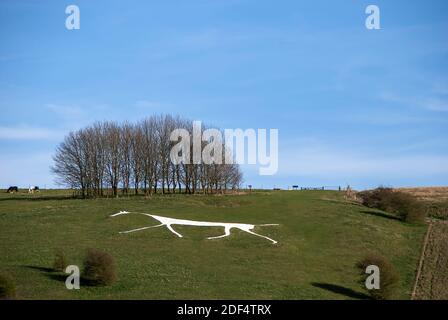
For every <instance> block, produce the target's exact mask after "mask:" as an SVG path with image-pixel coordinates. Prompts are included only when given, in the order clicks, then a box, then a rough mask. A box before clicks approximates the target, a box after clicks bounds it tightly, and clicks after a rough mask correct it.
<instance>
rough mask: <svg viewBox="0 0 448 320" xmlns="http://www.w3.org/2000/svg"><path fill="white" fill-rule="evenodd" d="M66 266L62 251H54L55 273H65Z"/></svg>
mask: <svg viewBox="0 0 448 320" xmlns="http://www.w3.org/2000/svg"><path fill="white" fill-rule="evenodd" d="M67 266H68V263H67V258H66V257H65V253H64V251H63V250H62V249H58V250H56V253H55V257H54V262H53V269H54V270H56V271H65V268H67Z"/></svg>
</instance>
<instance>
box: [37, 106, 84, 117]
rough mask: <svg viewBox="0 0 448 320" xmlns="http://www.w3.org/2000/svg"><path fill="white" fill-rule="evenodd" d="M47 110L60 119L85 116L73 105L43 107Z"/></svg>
mask: <svg viewBox="0 0 448 320" xmlns="http://www.w3.org/2000/svg"><path fill="white" fill-rule="evenodd" d="M45 107H46V108H47V110H49V111H51V112H53V113H56V114H58V115H60V116H62V117H69V118H70V117H81V116H84V115H85V112H84V110H83V109H82V108H81V107H79V106H75V105H60V104H53V103H49V104H47V105H45Z"/></svg>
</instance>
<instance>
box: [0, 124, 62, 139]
mask: <svg viewBox="0 0 448 320" xmlns="http://www.w3.org/2000/svg"><path fill="white" fill-rule="evenodd" d="M63 136H64V133H63V132H61V131H57V130H51V129H48V128H36V127H28V126H16V127H5V126H1V127H0V139H2V140H58V139H61V137H63Z"/></svg>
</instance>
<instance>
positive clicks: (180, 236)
mask: <svg viewBox="0 0 448 320" xmlns="http://www.w3.org/2000/svg"><path fill="white" fill-rule="evenodd" d="M166 227H167V228H168V230H170V231H171V232H172V233H174V234H175V235H176V236H178V237H179V238H182V235H181V234H180V233H177V232H176V231H175V230H174V229H173V227H171V225H170V224H167V225H166Z"/></svg>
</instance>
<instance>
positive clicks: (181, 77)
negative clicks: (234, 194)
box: [0, 0, 448, 188]
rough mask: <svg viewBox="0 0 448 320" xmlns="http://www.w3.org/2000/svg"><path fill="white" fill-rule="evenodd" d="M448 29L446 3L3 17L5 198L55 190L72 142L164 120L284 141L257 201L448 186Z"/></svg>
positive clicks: (253, 3)
mask: <svg viewBox="0 0 448 320" xmlns="http://www.w3.org/2000/svg"><path fill="white" fill-rule="evenodd" d="M70 4H76V5H78V6H79V8H80V11H81V29H80V30H73V31H69V30H67V29H66V28H65V19H66V14H65V8H66V6H68V5H70ZM369 4H376V5H378V6H379V8H380V10H381V30H367V29H366V28H365V25H364V21H365V19H366V17H367V15H366V14H365V13H364V11H365V8H366V6H367V5H369ZM447 15H448V2H447V1H444V0H440V1H438V0H431V1H423V0H415V1H404V0H403V1H402V0H394V1H361V0H356V1H355V0H331V1H330V0H328V1H322V0H319V1H310V0H309V1H260V0H213V1H212V0H190V1H157V2H156V1H110V0H109V1H91V0H88V1H87V0H86V1H76V0H72V1H1V2H0V39H1V42H0V83H1V85H0V110H1V116H0V167H1V169H0V185H1V187H3V188H4V187H8V186H9V185H20V186H23V187H27V186H28V185H40V186H47V187H50V186H54V177H53V176H52V175H51V174H50V171H49V166H50V165H51V156H52V154H53V152H54V149H55V146H56V145H57V144H58V143H59V142H60V141H61V140H62V139H63V137H64V135H65V134H66V133H67V132H69V131H70V130H74V129H78V128H81V127H83V126H85V125H87V124H89V123H92V122H93V121H95V120H125V119H127V120H131V121H135V120H139V119H141V118H143V117H145V116H147V115H151V114H154V113H171V114H179V115H182V116H184V117H188V118H191V119H193V120H202V121H204V122H207V123H211V124H212V125H215V126H218V127H220V128H243V129H244V128H267V129H269V128H278V129H279V144H280V150H279V171H278V173H277V175H275V176H270V177H262V176H258V174H257V172H258V171H257V170H256V168H254V167H246V166H245V167H244V171H245V181H246V184H253V185H254V186H255V187H261V186H263V187H265V188H268V187H269V188H270V187H273V186H274V185H275V186H277V187H284V188H285V187H287V186H290V185H292V184H298V185H301V186H321V185H330V186H333V185H346V184H350V185H352V186H355V187H356V188H369V187H375V186H378V185H389V186H420V185H447V182H448V165H447V164H448V139H447V133H448V129H447V128H448V72H447V71H448V41H447V40H448V19H447V18H446V17H447Z"/></svg>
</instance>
